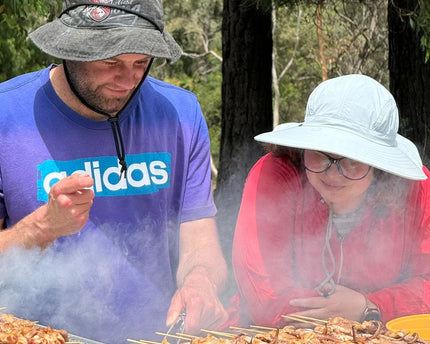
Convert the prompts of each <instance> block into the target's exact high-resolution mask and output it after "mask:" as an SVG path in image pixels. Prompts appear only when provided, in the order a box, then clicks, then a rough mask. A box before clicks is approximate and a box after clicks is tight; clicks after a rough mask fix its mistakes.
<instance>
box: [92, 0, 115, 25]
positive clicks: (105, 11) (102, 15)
mask: <svg viewBox="0 0 430 344" xmlns="http://www.w3.org/2000/svg"><path fill="white" fill-rule="evenodd" d="M90 1H91V2H95V3H100V4H111V3H112V0H104V1H103V0H90ZM110 12H111V8H110V7H107V6H89V7H88V8H87V9H86V13H87V15H88V16H89V17H90V18H91V19H93V20H95V21H97V22H101V21H103V20H105V19H106V18H107V17H109V14H110Z"/></svg>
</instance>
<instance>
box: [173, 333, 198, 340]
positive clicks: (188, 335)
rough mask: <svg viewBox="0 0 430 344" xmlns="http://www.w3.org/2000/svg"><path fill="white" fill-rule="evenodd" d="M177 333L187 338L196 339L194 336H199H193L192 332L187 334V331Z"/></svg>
mask: <svg viewBox="0 0 430 344" xmlns="http://www.w3.org/2000/svg"><path fill="white" fill-rule="evenodd" d="M176 335H178V336H182V337H184V338H187V339H194V338H198V337H197V336H193V335H191V334H186V333H176Z"/></svg>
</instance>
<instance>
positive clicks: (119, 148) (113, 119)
mask: <svg viewBox="0 0 430 344" xmlns="http://www.w3.org/2000/svg"><path fill="white" fill-rule="evenodd" d="M153 61H154V59H153V58H151V61H150V62H149V64H148V66H147V67H146V71H145V74H144V75H143V77H142V80H140V82H139V85H137V87H136V89H135V90H134V92H133V94H132V95H131V96H130V99H129V100H128V102H127V104H125V105H124V107H123V108H122V109H121V110H120V111H119V112H118V113H117V114H116V116H111V115H109V114H108V113H106V112H104V111H102V110H100V109H96V108H95V107H94V106H92V105H90V104H88V102H87V101H86V100H85V99H84V98H83V97H82V96H81V95H80V94H79V92H78V91H77V90H76V87H75V85H74V84H73V82H72V80H71V79H70V75H69V71H68V70H67V64H66V60H63V66H64V74H66V79H67V82H68V83H69V86H70V89H71V90H72V92H73V93H74V95H75V96H76V97H77V98H78V99H79V100H80V101H81V103H82V104H84V105H85V106H86V107H87V108H89V109H91V110H92V111H95V112H97V113H99V114H102V115H104V116H106V117H107V118H108V122H109V123H110V125H111V128H112V133H113V137H114V140H115V148H116V155H117V157H118V162H119V164H120V165H121V171H120V175H119V179H121V177H122V174H123V173H124V178H126V179H127V162H126V161H125V148H124V141H123V139H122V134H121V127H120V126H119V114H120V113H121V112H122V110H124V109H125V107H126V106H127V105H128V103H129V102H130V101H131V99H132V98H133V97H134V95H135V94H136V92H137V91H138V90H139V88H140V86H141V85H142V83H143V82H144V81H145V79H146V77H147V76H148V73H149V69H150V68H151V65H152V62H153Z"/></svg>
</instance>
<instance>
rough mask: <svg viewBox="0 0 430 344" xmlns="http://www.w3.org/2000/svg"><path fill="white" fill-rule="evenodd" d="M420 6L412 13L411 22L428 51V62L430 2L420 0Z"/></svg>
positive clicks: (429, 51)
mask: <svg viewBox="0 0 430 344" xmlns="http://www.w3.org/2000/svg"><path fill="white" fill-rule="evenodd" d="M418 4H419V6H418V7H417V9H416V10H415V11H414V12H413V13H412V14H411V18H410V24H411V26H412V27H413V28H414V29H415V31H416V32H417V35H418V36H419V37H420V43H421V47H422V48H423V50H424V51H425V52H426V57H425V59H426V62H428V61H429V60H430V2H429V1H428V0H427V1H425V0H419V1H418Z"/></svg>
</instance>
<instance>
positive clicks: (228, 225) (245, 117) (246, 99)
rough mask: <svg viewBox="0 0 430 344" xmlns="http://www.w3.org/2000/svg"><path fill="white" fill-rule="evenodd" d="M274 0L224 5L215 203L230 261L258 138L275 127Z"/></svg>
mask: <svg viewBox="0 0 430 344" xmlns="http://www.w3.org/2000/svg"><path fill="white" fill-rule="evenodd" d="M271 32H272V21H271V1H270V0H224V3H223V26H222V37H223V45H222V56H223V65H222V72H223V81H222V124H221V126H222V129H221V132H222V133H221V147H220V160H219V169H218V178H217V184H216V190H215V201H216V204H217V207H218V218H217V220H218V227H219V231H220V235H221V242H222V243H223V247H224V251H225V253H226V256H227V260H229V259H230V251H231V242H232V236H233V232H234V226H235V223H236V217H237V213H238V210H239V205H240V200H241V196H242V190H243V185H244V182H245V179H246V176H247V174H248V172H249V169H250V168H251V166H252V165H253V164H254V163H255V162H256V160H257V159H258V158H259V157H260V156H261V155H262V149H261V147H260V146H259V145H258V144H257V143H256V142H255V141H254V139H253V138H254V136H255V135H256V134H258V133H260V132H262V131H266V130H270V129H271V127H272V92H271V82H272V74H271V65H272V63H271V61H272V34H271Z"/></svg>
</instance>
